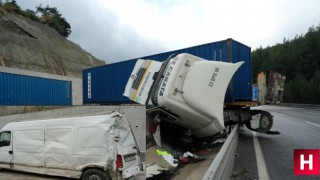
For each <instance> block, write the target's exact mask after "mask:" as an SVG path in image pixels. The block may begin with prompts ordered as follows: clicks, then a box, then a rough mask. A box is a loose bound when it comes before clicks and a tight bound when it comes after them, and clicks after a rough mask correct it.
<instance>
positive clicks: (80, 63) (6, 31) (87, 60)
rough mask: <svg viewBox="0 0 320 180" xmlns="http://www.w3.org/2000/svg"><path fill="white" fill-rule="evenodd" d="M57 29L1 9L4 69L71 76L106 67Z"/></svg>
mask: <svg viewBox="0 0 320 180" xmlns="http://www.w3.org/2000/svg"><path fill="white" fill-rule="evenodd" d="M104 64H105V62H104V61H101V60H99V59H97V58H95V57H94V56H92V55H91V54H89V53H88V52H86V51H85V50H83V49H82V48H81V47H80V46H79V45H77V44H75V43H73V42H71V41H69V40H68V39H66V38H65V37H63V36H61V35H60V34H59V33H58V32H57V31H56V30H55V29H53V28H51V27H49V26H48V25H46V24H41V23H39V22H35V21H33V20H30V19H27V18H25V17H22V16H19V15H15V14H12V13H9V12H7V11H5V10H4V9H2V8H1V7H0V66H6V67H12V68H18V69H26V70H31V71H37V72H44V73H50V74H57V75H62V76H70V77H82V75H81V74H82V69H85V68H90V67H94V66H100V65H104Z"/></svg>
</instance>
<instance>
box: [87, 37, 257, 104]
mask: <svg viewBox="0 0 320 180" xmlns="http://www.w3.org/2000/svg"><path fill="white" fill-rule="evenodd" d="M179 53H189V54H192V55H195V56H198V57H201V58H204V59H207V60H214V61H224V62H233V63H236V62H239V61H244V62H245V63H244V64H243V65H242V66H241V67H240V68H239V70H238V71H237V72H236V74H235V75H234V77H233V79H232V82H231V83H230V85H229V87H228V89H227V93H226V97H225V101H226V102H235V101H251V99H252V86H251V84H252V79H251V48H250V47H248V46H246V45H244V44H242V43H240V42H238V41H235V40H233V39H227V40H224V41H218V42H213V43H208V44H203V45H199V46H193V47H189V48H185V49H179V50H175V51H170V52H165V53H161V54H156V55H151V56H145V57H140V58H136V59H132V60H128V61H123V62H119V63H114V64H109V65H105V66H100V67H95V68H91V69H86V70H84V73H83V90H84V92H83V95H84V97H83V100H84V103H85V104H90V103H98V104H112V103H132V101H130V100H129V99H128V98H126V97H124V96H123V95H122V94H123V92H124V89H125V86H126V83H127V81H128V79H129V77H130V74H131V72H132V70H133V67H134V65H135V62H136V61H137V59H151V60H157V61H165V60H166V59H167V58H168V57H169V56H170V55H172V54H179ZM88 77H89V78H88Z"/></svg>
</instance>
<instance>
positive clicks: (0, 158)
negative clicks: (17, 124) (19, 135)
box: [0, 131, 13, 169]
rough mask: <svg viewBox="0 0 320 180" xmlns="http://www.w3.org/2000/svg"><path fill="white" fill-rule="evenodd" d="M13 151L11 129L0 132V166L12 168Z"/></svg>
mask: <svg viewBox="0 0 320 180" xmlns="http://www.w3.org/2000/svg"><path fill="white" fill-rule="evenodd" d="M12 158H13V151H12V135H11V131H3V132H0V167H2V168H6V169H9V168H12V167H13V163H12Z"/></svg>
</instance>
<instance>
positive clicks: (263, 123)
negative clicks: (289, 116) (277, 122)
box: [257, 111, 273, 133]
mask: <svg viewBox="0 0 320 180" xmlns="http://www.w3.org/2000/svg"><path fill="white" fill-rule="evenodd" d="M272 124H273V117H272V115H271V114H270V113H269V112H267V111H261V116H260V124H259V128H258V129H257V131H258V132H260V133H267V132H268V131H269V130H270V129H271V127H272Z"/></svg>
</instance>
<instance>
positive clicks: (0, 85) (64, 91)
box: [0, 72, 72, 106]
mask: <svg viewBox="0 0 320 180" xmlns="http://www.w3.org/2000/svg"><path fill="white" fill-rule="evenodd" d="M0 105H1V106H27V105H28V106H65V105H72V90H71V82H70V81H61V80H53V79H46V78H39V77H32V76H24V75H18V74H10V73H3V72H0Z"/></svg>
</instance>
